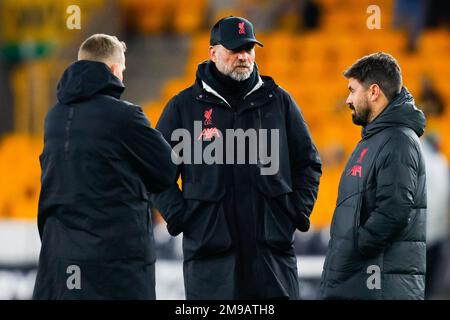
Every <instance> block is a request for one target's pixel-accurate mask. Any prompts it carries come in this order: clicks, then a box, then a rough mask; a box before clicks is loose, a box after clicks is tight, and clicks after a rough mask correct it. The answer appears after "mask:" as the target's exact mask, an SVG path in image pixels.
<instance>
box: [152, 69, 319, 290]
mask: <svg viewBox="0 0 450 320" xmlns="http://www.w3.org/2000/svg"><path fill="white" fill-rule="evenodd" d="M204 67H205V63H204V64H200V65H199V68H204ZM199 71H201V69H199ZM258 77H259V76H258ZM250 92H251V93H250V94H248V95H247V97H245V98H244V99H243V100H242V101H241V104H240V105H239V108H232V107H231V106H230V105H228V103H227V101H226V99H222V98H221V97H219V95H218V93H217V92H216V91H215V90H214V89H213V88H212V87H210V86H209V84H207V83H205V82H203V81H202V79H200V78H197V80H196V82H195V84H194V85H193V86H191V87H189V88H187V89H186V90H184V91H182V92H180V93H179V94H178V95H176V96H175V97H174V98H173V99H172V100H171V101H170V102H169V103H168V105H167V106H166V108H165V110H164V112H163V114H162V116H161V118H160V120H159V122H158V124H157V126H156V127H157V129H158V130H160V131H161V133H162V134H163V135H164V137H165V138H166V139H167V140H168V141H170V143H171V145H172V147H174V148H175V149H177V145H178V144H179V142H178V141H177V140H176V139H175V141H173V140H172V134H173V132H174V130H176V129H178V128H184V129H187V131H188V132H189V133H190V137H187V138H186V141H185V140H183V141H184V142H185V143H186V144H189V145H193V144H194V142H193V141H197V140H199V139H201V140H203V146H202V147H201V149H200V150H201V151H205V150H206V148H207V147H208V146H211V143H212V141H216V142H217V141H220V140H223V141H222V142H223V146H226V145H227V141H228V142H229V140H230V139H228V140H227V136H226V135H225V133H226V129H242V130H244V131H247V130H248V129H256V130H259V129H268V130H270V129H278V130H279V170H277V171H276V172H274V174H271V175H261V171H260V170H261V168H262V167H263V166H264V164H262V163H261V162H258V163H257V164H251V163H250V161H249V160H248V159H249V158H247V161H246V162H245V164H236V162H234V164H230V163H228V164H218V163H212V164H206V163H204V162H203V163H201V164H200V163H199V164H195V163H192V164H187V163H182V164H180V165H179V173H180V175H181V178H182V190H180V189H179V188H178V186H177V184H176V183H175V181H174V184H173V186H172V188H171V189H169V190H168V191H166V192H163V193H160V194H158V195H156V196H154V197H152V199H153V200H154V204H155V206H156V207H157V208H158V209H159V210H160V211H161V213H162V215H163V216H164V218H165V220H166V221H167V228H168V230H169V232H170V233H171V234H172V235H177V234H179V233H181V232H182V233H183V252H184V281H185V292H186V297H187V299H241V298H256V299H269V298H285V299H289V298H290V299H296V298H298V296H299V291H298V279H297V264H296V256H295V253H294V248H293V235H294V231H295V229H296V228H298V229H300V230H302V231H307V230H308V228H309V215H310V213H311V211H312V209H313V206H314V203H315V200H316V196H317V192H318V185H319V178H320V175H321V162H320V159H319V155H318V152H317V149H316V147H315V146H314V143H313V141H312V138H311V135H310V132H309V130H308V128H307V125H306V123H305V121H304V120H303V117H302V115H301V113H300V110H299V108H298V107H297V105H296V104H295V102H294V101H293V100H292V98H291V97H290V96H289V94H288V93H287V92H286V91H284V90H283V89H282V88H280V87H279V86H278V85H276V84H275V82H274V81H273V80H272V79H271V78H269V77H262V79H260V81H259V83H258V84H257V85H256V86H255V87H254V89H253V90H252V91H250ZM194 121H198V122H199V123H200V131H201V130H203V131H201V132H203V134H201V135H199V132H198V131H197V132H194ZM215 129H217V131H215ZM205 130H206V131H205ZM208 130H209V131H208ZM208 132H209V134H210V137H208ZM202 136H203V137H202ZM268 141H269V142H270V137H269V138H268ZM194 148H195V147H194V146H192V158H194V155H193V154H194ZM272 148H275V145H273V146H272ZM224 149H225V150H224V155H223V159H226V154H228V153H230V152H231V149H232V147H228V148H224ZM249 149H250V148H249V144H246V145H245V150H246V152H248V151H249ZM234 150H235V151H236V148H235V149H234ZM272 152H273V150H272ZM247 154H248V153H247ZM224 161H225V160H224Z"/></svg>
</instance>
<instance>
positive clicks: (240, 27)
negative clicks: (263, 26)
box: [238, 22, 245, 34]
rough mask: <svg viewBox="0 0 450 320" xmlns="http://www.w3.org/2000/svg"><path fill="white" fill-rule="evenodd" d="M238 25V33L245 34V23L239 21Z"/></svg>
mask: <svg viewBox="0 0 450 320" xmlns="http://www.w3.org/2000/svg"><path fill="white" fill-rule="evenodd" d="M238 27H239V34H245V23H244V22H239V23H238Z"/></svg>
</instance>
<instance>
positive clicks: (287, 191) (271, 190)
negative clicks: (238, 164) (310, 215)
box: [255, 177, 295, 252]
mask: <svg viewBox="0 0 450 320" xmlns="http://www.w3.org/2000/svg"><path fill="white" fill-rule="evenodd" d="M257 188H258V190H259V191H258V192H257V194H258V196H257V201H256V203H255V206H256V208H257V210H256V212H257V214H258V215H259V217H261V218H262V219H261V220H262V221H261V222H262V238H263V240H264V242H265V243H266V244H267V245H268V246H270V247H271V248H273V249H275V250H278V251H282V252H287V251H290V250H291V249H292V248H293V245H294V231H295V224H294V222H293V220H292V217H293V216H294V215H295V212H293V210H294V207H293V205H292V203H291V198H290V196H291V195H292V188H291V186H290V185H289V183H288V182H287V181H285V180H284V179H282V178H280V177H274V178H273V179H270V181H268V183H262V184H259V185H258V187H257Z"/></svg>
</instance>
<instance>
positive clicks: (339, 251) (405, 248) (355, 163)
mask: <svg viewBox="0 0 450 320" xmlns="http://www.w3.org/2000/svg"><path fill="white" fill-rule="evenodd" d="M424 128H425V117H424V115H423V113H422V112H421V111H420V110H418V109H417V108H416V107H415V105H414V100H413V98H412V96H411V95H410V93H409V92H408V91H407V90H406V88H403V89H402V91H401V93H400V94H399V95H398V96H397V97H396V98H395V99H394V100H393V101H392V102H391V103H390V104H389V105H388V106H387V107H386V108H385V110H384V111H383V112H382V113H381V114H380V115H379V116H378V117H377V118H376V119H375V120H374V121H373V122H371V123H370V124H369V125H367V126H366V127H365V128H364V129H363V134H362V136H363V138H362V140H361V141H360V142H359V144H358V145H357V146H356V149H355V150H354V152H353V154H352V155H351V157H350V159H349V161H348V163H347V165H346V167H345V171H344V172H343V174H342V177H341V181H340V185H339V195H338V200H337V206H336V209H335V211H334V215H333V220H332V223H331V240H330V242H329V247H328V252H327V257H326V260H325V264H324V269H323V273H322V281H321V292H320V294H321V297H322V298H324V299H423V298H424V286H425V282H424V278H425V252H426V248H425V247H426V246H425V223H426V203H427V198H426V188H425V182H426V181H425V163H424V159H423V156H422V151H421V147H420V143H419V137H420V136H421V135H422V134H423V132H424Z"/></svg>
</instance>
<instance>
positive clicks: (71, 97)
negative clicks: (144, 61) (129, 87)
mask: <svg viewBox="0 0 450 320" xmlns="http://www.w3.org/2000/svg"><path fill="white" fill-rule="evenodd" d="M124 90H125V86H124V85H123V83H122V81H120V79H119V78H117V77H116V76H115V75H114V74H112V72H111V71H110V70H109V68H108V66H107V65H106V64H104V63H102V62H96V61H87V60H80V61H77V62H75V63H73V64H72V65H70V66H69V67H68V68H67V69H66V70H65V71H64V74H63V76H62V77H61V80H60V81H59V83H58V87H57V98H58V101H59V102H60V103H62V104H70V103H74V102H76V101H79V100H84V99H87V98H90V97H92V96H94V95H96V94H105V95H109V96H113V97H115V98H117V99H120V96H121V95H122V93H123V91H124Z"/></svg>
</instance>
